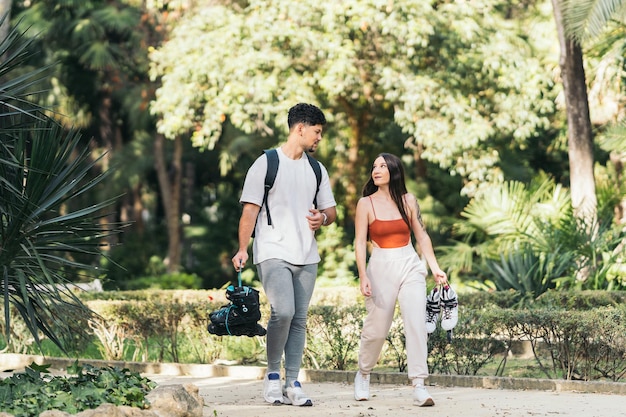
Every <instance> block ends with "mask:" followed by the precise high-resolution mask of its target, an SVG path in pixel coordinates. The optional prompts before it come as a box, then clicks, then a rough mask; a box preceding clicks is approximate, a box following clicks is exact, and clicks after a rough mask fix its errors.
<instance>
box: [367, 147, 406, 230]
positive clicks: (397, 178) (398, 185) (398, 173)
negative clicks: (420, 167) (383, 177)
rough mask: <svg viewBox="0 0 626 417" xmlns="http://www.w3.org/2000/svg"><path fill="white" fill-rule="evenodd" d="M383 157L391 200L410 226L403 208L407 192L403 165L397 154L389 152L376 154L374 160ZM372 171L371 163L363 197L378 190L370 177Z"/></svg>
mask: <svg viewBox="0 0 626 417" xmlns="http://www.w3.org/2000/svg"><path fill="white" fill-rule="evenodd" d="M381 156H382V157H383V159H384V160H385V163H386V164H387V169H388V170H389V192H390V193H391V198H392V200H393V201H394V202H395V203H396V206H398V210H400V215H401V216H402V219H403V220H404V222H405V223H406V224H407V226H409V229H410V228H411V222H410V220H409V215H408V214H407V213H406V210H405V208H404V198H403V197H404V195H405V194H406V193H407V190H406V183H405V181H404V167H403V166H402V161H401V160H400V158H398V157H397V156H395V155H393V154H390V153H385V152H383V153H381V154H378V156H377V157H376V158H374V160H376V159H378V158H379V157H381ZM372 171H374V166H373V164H372V169H371V170H370V179H369V180H368V181H367V182H366V183H365V185H364V186H363V192H362V194H363V197H367V196H369V195H372V194H374V193H375V192H376V191H377V190H378V186H376V185H374V179H373V178H372Z"/></svg>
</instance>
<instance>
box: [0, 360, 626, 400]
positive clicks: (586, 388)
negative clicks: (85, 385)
mask: <svg viewBox="0 0 626 417" xmlns="http://www.w3.org/2000/svg"><path fill="white" fill-rule="evenodd" d="M76 360H77V359H70V358H53V357H45V356H40V355H24V354H15V353H0V371H4V372H10V371H16V370H21V369H23V368H25V367H27V366H29V365H30V364H31V363H33V362H35V363H37V364H39V365H44V364H49V365H50V367H51V368H52V369H56V370H64V369H66V368H67V367H68V366H70V365H72V364H73V363H74V362H76ZM78 363H79V364H90V365H92V366H97V367H106V366H112V367H117V368H121V369H124V368H126V369H129V370H131V371H133V372H139V373H141V374H152V375H171V376H192V377H203V378H207V377H231V378H241V379H259V380H260V379H263V377H264V375H265V367H260V366H233V365H212V364H185V363H156V362H125V361H106V360H97V359H78ZM354 374H355V371H334V370H319V369H302V370H301V372H300V376H299V379H300V380H301V381H302V382H339V383H352V382H353V380H354ZM371 381H372V383H378V384H395V385H405V384H408V382H409V381H408V378H407V375H406V373H402V372H374V373H372V374H371ZM427 384H428V385H433V386H443V387H465V388H485V389H508V390H538V391H557V392H558V391H573V392H585V393H601V394H619V395H626V383H624V382H611V381H567V380H553V379H538V378H510V377H495V376H466V375H442V374H433V375H430V376H429V377H428V380H427Z"/></svg>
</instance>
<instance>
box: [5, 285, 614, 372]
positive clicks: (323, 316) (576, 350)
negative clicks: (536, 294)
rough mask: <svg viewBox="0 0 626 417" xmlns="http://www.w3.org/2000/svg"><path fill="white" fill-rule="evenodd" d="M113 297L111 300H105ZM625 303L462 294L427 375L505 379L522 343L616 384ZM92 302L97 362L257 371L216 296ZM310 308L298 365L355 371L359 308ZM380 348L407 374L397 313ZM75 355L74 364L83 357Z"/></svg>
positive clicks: (596, 296)
mask: <svg viewBox="0 0 626 417" xmlns="http://www.w3.org/2000/svg"><path fill="white" fill-rule="evenodd" d="M105 294H106V296H105ZM334 294H337V293H336V292H335V293H334ZM111 295H115V297H114V298H116V299H105V298H110V296H111ZM350 297H352V296H349V298H350ZM623 297H624V293H623V292H606V293H603V292H588V293H587V292H569V293H564V292H561V293H559V292H556V291H555V292H549V293H546V294H545V295H543V296H542V297H540V298H539V299H537V301H536V302H535V303H534V304H533V305H532V308H528V309H517V308H508V307H505V306H506V305H507V303H509V302H511V303H512V304H513V305H515V303H514V302H513V300H514V295H512V294H510V293H501V294H498V293H475V294H474V293H472V294H461V296H460V302H461V303H460V306H459V322H458V324H457V326H456V327H455V329H454V331H453V333H452V335H451V336H452V337H451V341H450V340H449V339H448V335H447V334H446V332H444V331H443V330H440V329H439V330H437V331H436V332H435V333H433V334H432V335H431V336H430V337H429V341H428V343H429V351H430V354H429V366H430V370H431V372H432V373H443V374H459V375H478V374H481V373H482V374H484V372H487V370H489V372H492V373H494V374H495V375H503V374H504V371H505V369H506V367H507V366H509V362H508V361H509V358H511V357H512V355H511V352H513V351H514V345H515V344H516V343H526V344H529V345H530V347H531V351H532V356H533V358H531V359H530V360H529V362H530V365H529V366H532V367H533V368H534V369H535V374H541V375H544V376H545V377H547V378H553V379H581V380H599V379H602V380H610V381H622V380H624V376H625V375H626V304H625V303H623V302H622V301H623ZM89 298H90V301H87V304H88V305H89V307H90V308H92V309H93V310H94V311H95V312H96V313H98V317H97V319H95V320H93V321H92V322H91V323H90V326H91V328H92V331H93V335H94V341H95V342H94V343H95V344H96V345H97V346H99V349H100V354H101V359H108V360H119V359H123V360H139V361H146V362H151V361H157V362H168V361H170V362H187V363H212V362H213V361H215V360H217V359H222V360H230V361H235V362H236V363H240V364H263V361H264V359H265V355H264V346H265V345H264V344H265V338H263V337H253V338H248V337H218V336H214V335H211V334H209V333H208V332H207V330H206V327H207V325H208V323H209V321H208V313H209V312H211V311H213V310H215V309H217V308H219V307H220V306H221V305H223V304H225V302H226V300H225V297H224V292H223V291H222V290H218V291H212V292H211V291H168V292H154V291H149V292H123V293H115V294H110V293H103V294H101V295H100V296H98V297H93V296H90V297H89ZM94 298H101V299H99V300H95V299H94ZM261 300H262V306H261V311H262V315H263V319H262V321H261V324H263V325H265V324H266V323H267V318H268V317H269V306H268V305H267V302H266V299H265V297H264V296H262V297H261ZM317 301H319V303H317V304H313V305H312V306H311V309H310V314H309V322H308V328H307V346H306V351H305V357H304V366H305V367H308V368H319V369H336V370H342V369H344V370H354V369H356V367H357V353H358V347H359V338H360V333H361V326H362V321H363V318H364V317H365V308H364V305H363V303H362V300H359V299H354V297H352V298H350V299H349V300H348V299H340V298H332V297H324V298H321V299H319V300H317ZM594 306H595V307H594ZM13 317H14V319H13V320H14V321H15V320H16V319H15V317H16V316H15V315H14V316H13ZM17 324H18V323H15V325H14V326H12V331H13V333H14V338H13V341H14V342H13V344H12V346H11V347H10V348H9V349H8V350H9V351H14V352H18V353H39V352H32V349H33V347H32V346H30V345H26V343H27V341H28V340H31V339H29V338H28V337H27V335H26V334H24V335H21V333H23V332H25V331H26V329H25V328H23V327H20V326H19V325H17ZM18 332H20V334H18ZM387 342H388V343H386V345H385V348H384V351H383V352H382V355H381V359H380V361H379V366H380V367H381V368H382V369H388V370H394V371H400V372H404V371H405V370H406V352H405V350H404V335H403V329H402V321H401V319H400V315H399V312H398V314H396V317H395V319H394V322H393V324H392V328H391V330H390V332H389V336H388V338H387ZM19 343H24V344H25V345H23V346H20V345H19ZM79 348H80V347H77V350H78V351H77V356H78V357H82V356H80V352H79V350H80V349H79ZM83 348H85V347H83ZM29 350H31V351H30V352H29ZM496 361H499V362H496ZM493 369H495V370H493Z"/></svg>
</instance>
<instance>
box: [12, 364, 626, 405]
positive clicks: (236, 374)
mask: <svg viewBox="0 0 626 417" xmlns="http://www.w3.org/2000/svg"><path fill="white" fill-rule="evenodd" d="M31 362H36V363H40V364H41V363H47V364H50V365H51V366H52V369H57V370H63V369H66V368H67V366H69V365H70V364H72V363H73V360H70V359H64V358H43V357H38V356H30V355H13V354H1V355H0V365H1V366H0V368H2V369H3V370H11V371H10V372H12V371H15V370H18V369H20V368H23V367H24V366H27V365H28V364H30V363H31ZM84 362H88V363H92V364H93V365H95V366H107V365H108V366H116V367H121V368H128V369H130V370H133V371H136V372H140V373H142V374H143V375H144V376H146V377H148V378H150V379H151V380H153V381H155V382H157V383H158V384H161V385H166V384H189V383H191V384H194V385H195V386H197V387H198V388H199V393H200V395H201V396H202V398H203V399H204V404H205V408H204V417H292V416H294V417H325V416H333V417H334V416H337V417H339V416H341V417H405V416H419V417H422V416H432V417H538V416H539V417H541V416H545V417H579V416H580V417H626V383H623V382H622V383H612V382H581V381H563V380H560V381H555V380H542V379H525V378H496V377H463V376H455V375H431V377H430V378H429V379H428V383H429V384H430V386H429V387H428V390H429V392H430V394H431V395H432V397H433V399H434V400H435V406H434V407H415V406H413V401H412V398H411V394H412V392H411V387H410V386H409V385H408V380H407V377H406V374H401V373H378V374H376V373H375V374H372V384H371V395H372V398H371V399H370V401H355V400H354V397H353V386H352V380H353V378H354V372H349V371H318V370H303V373H302V374H301V375H300V380H301V381H302V382H303V388H304V390H305V392H306V393H307V394H308V395H309V396H311V398H312V399H313V403H314V405H313V407H294V406H288V405H282V406H273V405H270V404H267V403H265V402H264V400H263V395H262V390H263V381H262V378H263V375H264V373H265V369H264V368H262V367H247V366H222V365H193V364H172V363H169V364H168V363H139V362H110V361H95V360H87V361H84ZM7 372H9V371H7Z"/></svg>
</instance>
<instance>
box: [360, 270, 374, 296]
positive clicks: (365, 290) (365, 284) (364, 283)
mask: <svg viewBox="0 0 626 417" xmlns="http://www.w3.org/2000/svg"><path fill="white" fill-rule="evenodd" d="M359 284H360V287H361V294H363V295H364V296H366V297H370V296H371V295H372V284H371V282H370V279H369V277H368V276H367V275H363V276H362V277H359Z"/></svg>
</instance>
